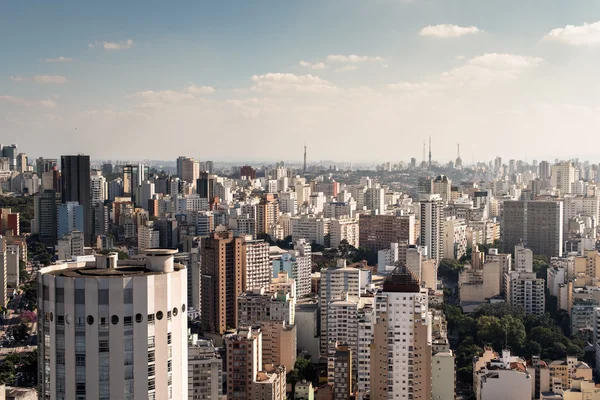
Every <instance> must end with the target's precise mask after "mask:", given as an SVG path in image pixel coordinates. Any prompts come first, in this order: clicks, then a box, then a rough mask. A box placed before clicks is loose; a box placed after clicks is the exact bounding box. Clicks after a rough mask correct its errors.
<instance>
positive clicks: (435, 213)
mask: <svg viewBox="0 0 600 400" xmlns="http://www.w3.org/2000/svg"><path fill="white" fill-rule="evenodd" d="M420 203H421V237H420V243H419V244H420V245H421V246H426V247H427V256H428V258H430V259H434V260H436V261H437V262H439V261H440V260H441V259H442V258H443V257H444V201H443V200H442V198H441V197H440V196H439V195H437V194H432V195H422V196H421V198H420Z"/></svg>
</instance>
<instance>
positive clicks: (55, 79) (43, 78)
mask: <svg viewBox="0 0 600 400" xmlns="http://www.w3.org/2000/svg"><path fill="white" fill-rule="evenodd" d="M10 80H11V81H13V82H35V83H56V84H63V83H67V82H69V80H68V79H67V78H65V77H64V76H60V75H36V76H32V77H30V78H29V77H25V76H21V75H17V76H11V77H10Z"/></svg>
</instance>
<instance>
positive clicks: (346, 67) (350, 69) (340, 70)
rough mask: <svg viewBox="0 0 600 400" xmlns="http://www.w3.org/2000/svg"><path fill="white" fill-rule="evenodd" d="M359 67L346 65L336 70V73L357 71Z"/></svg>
mask: <svg viewBox="0 0 600 400" xmlns="http://www.w3.org/2000/svg"><path fill="white" fill-rule="evenodd" d="M357 69H358V67H357V66H356V65H350V64H348V65H344V66H342V67H340V68H336V69H335V70H336V72H346V71H356V70H357Z"/></svg>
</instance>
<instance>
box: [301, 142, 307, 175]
mask: <svg viewBox="0 0 600 400" xmlns="http://www.w3.org/2000/svg"><path fill="white" fill-rule="evenodd" d="M302 173H303V174H304V175H306V145H304V166H303V167H302Z"/></svg>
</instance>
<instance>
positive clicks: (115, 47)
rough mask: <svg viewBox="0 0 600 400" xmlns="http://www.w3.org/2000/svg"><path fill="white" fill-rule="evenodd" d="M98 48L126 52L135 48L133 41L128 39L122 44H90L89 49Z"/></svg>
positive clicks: (121, 42)
mask: <svg viewBox="0 0 600 400" xmlns="http://www.w3.org/2000/svg"><path fill="white" fill-rule="evenodd" d="M96 46H101V47H102V48H103V49H104V50H125V49H130V48H132V47H133V40H131V39H127V40H123V41H120V42H95V43H90V44H89V47H96Z"/></svg>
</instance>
